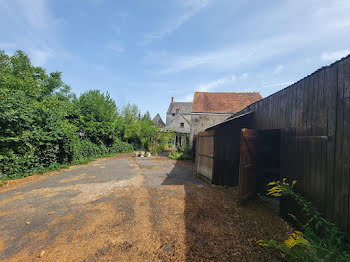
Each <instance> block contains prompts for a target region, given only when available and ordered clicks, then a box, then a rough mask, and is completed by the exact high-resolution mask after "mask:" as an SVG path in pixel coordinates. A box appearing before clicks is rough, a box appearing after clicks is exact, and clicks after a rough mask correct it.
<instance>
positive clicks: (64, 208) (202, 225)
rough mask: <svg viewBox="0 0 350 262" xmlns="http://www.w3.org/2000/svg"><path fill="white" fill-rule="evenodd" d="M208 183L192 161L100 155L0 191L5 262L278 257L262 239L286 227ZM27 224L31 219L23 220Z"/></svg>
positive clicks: (0, 249) (258, 206)
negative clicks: (263, 245)
mask: <svg viewBox="0 0 350 262" xmlns="http://www.w3.org/2000/svg"><path fill="white" fill-rule="evenodd" d="M236 198H237V196H236V190H235V189H225V188H222V187H213V186H211V185H206V184H204V183H203V182H202V181H200V180H199V179H197V178H195V176H194V173H193V167H192V163H191V162H186V161H178V162H176V161H172V160H168V159H166V158H151V159H141V158H138V159H136V158H133V157H129V156H121V157H120V156H119V157H114V158H107V159H101V160H98V161H95V162H92V163H91V164H88V165H84V166H80V167H75V168H72V169H71V170H68V171H64V172H60V173H57V174H52V175H41V176H34V177H32V178H27V179H25V180H24V182H23V181H21V182H19V183H17V184H14V185H12V186H9V187H8V188H6V187H3V188H1V189H0V260H3V261H37V260H38V261H89V262H90V261H278V259H277V258H276V257H273V256H272V254H271V253H269V252H268V251H267V250H265V249H263V248H261V247H259V246H257V244H256V241H257V240H259V239H269V238H285V237H286V236H287V234H288V233H289V232H290V228H289V227H288V225H287V224H286V223H285V222H283V221H282V220H281V219H279V218H278V216H277V214H276V213H275V212H274V211H272V210H271V209H269V208H268V207H267V206H266V205H265V204H263V203H261V202H258V201H255V202H251V203H249V204H248V205H247V206H245V207H237V205H236ZM27 222H28V223H27Z"/></svg>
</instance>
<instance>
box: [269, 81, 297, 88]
mask: <svg viewBox="0 0 350 262" xmlns="http://www.w3.org/2000/svg"><path fill="white" fill-rule="evenodd" d="M292 84H293V82H281V83H272V84H265V85H263V87H281V86H283V87H287V86H290V85H292Z"/></svg>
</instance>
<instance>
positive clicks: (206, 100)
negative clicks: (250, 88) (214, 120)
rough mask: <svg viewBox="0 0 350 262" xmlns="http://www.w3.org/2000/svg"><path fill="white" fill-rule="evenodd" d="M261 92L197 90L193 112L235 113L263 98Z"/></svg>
mask: <svg viewBox="0 0 350 262" xmlns="http://www.w3.org/2000/svg"><path fill="white" fill-rule="evenodd" d="M261 99H262V97H261V95H260V93H257V92H254V93H229V92H227V93H226V92H225V93H209V92H195V93H194V99H193V106H192V113H235V112H238V111H240V110H242V109H243V108H245V107H246V106H248V105H250V104H252V103H254V102H256V101H258V100H261Z"/></svg>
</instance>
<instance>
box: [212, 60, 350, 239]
mask: <svg viewBox="0 0 350 262" xmlns="http://www.w3.org/2000/svg"><path fill="white" fill-rule="evenodd" d="M246 113H250V114H253V118H252V119H251V120H250V121H249V122H246V123H243V124H238V129H241V128H242V127H246V128H250V129H256V130H270V129H279V130H280V131H281V176H282V177H289V178H291V179H294V178H297V179H298V181H299V182H298V190H300V191H301V192H302V193H304V194H305V196H306V197H307V198H308V199H309V200H311V201H313V203H315V204H316V205H317V206H318V207H319V209H320V210H321V212H323V213H324V214H325V215H326V217H328V218H330V219H332V220H333V221H335V222H336V223H337V224H338V225H339V226H340V227H341V228H342V229H343V230H344V231H346V232H348V233H350V219H349V217H350V195H349V191H350V179H349V175H350V57H347V58H344V59H342V60H340V61H338V62H336V63H334V64H332V65H330V66H328V67H324V68H322V69H320V70H318V71H316V72H315V73H313V74H311V75H310V76H308V77H305V78H304V79H302V80H300V81H298V82H297V83H295V84H293V85H291V86H289V87H287V88H285V89H283V90H281V91H279V92H277V93H275V94H273V95H271V96H269V97H266V98H264V99H262V100H260V101H258V102H255V103H254V104H252V105H250V106H248V107H246V108H245V109H243V110H242V111H241V112H239V113H237V114H236V115H235V116H234V117H238V116H240V115H243V114H246ZM238 119H239V118H238ZM235 121H236V120H232V121H228V122H226V123H222V124H220V125H218V126H215V127H213V128H212V130H215V146H214V148H215V151H214V152H215V153H214V165H213V170H214V172H213V182H216V183H218V184H222V183H221V182H220V181H219V180H215V179H216V178H217V176H220V174H218V173H219V172H226V173H224V174H225V176H231V177H232V174H238V169H237V163H236V162H235V161H236V160H234V161H233V160H232V158H231V159H230V157H229V156H227V155H225V153H227V154H228V155H231V156H233V157H234V158H237V157H239V156H238V153H237V152H238V151H237V150H239V146H238V141H236V140H237V135H236V134H235V131H234V130H236V129H237V126H235V123H234V122H235ZM230 130H231V131H230ZM232 136H233V137H232ZM230 168H231V169H230ZM227 169H230V170H227ZM225 170H226V171H225ZM221 179H222V180H221V181H225V178H221ZM230 179H231V180H232V185H236V184H237V183H236V178H226V181H229V180H230ZM225 183H226V182H225ZM225 183H224V184H225ZM229 183H230V182H229Z"/></svg>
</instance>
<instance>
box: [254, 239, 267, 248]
mask: <svg viewBox="0 0 350 262" xmlns="http://www.w3.org/2000/svg"><path fill="white" fill-rule="evenodd" d="M256 243H257V244H258V245H259V246H261V247H267V246H268V245H267V244H266V243H265V242H264V241H263V240H258V241H257V242H256Z"/></svg>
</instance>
